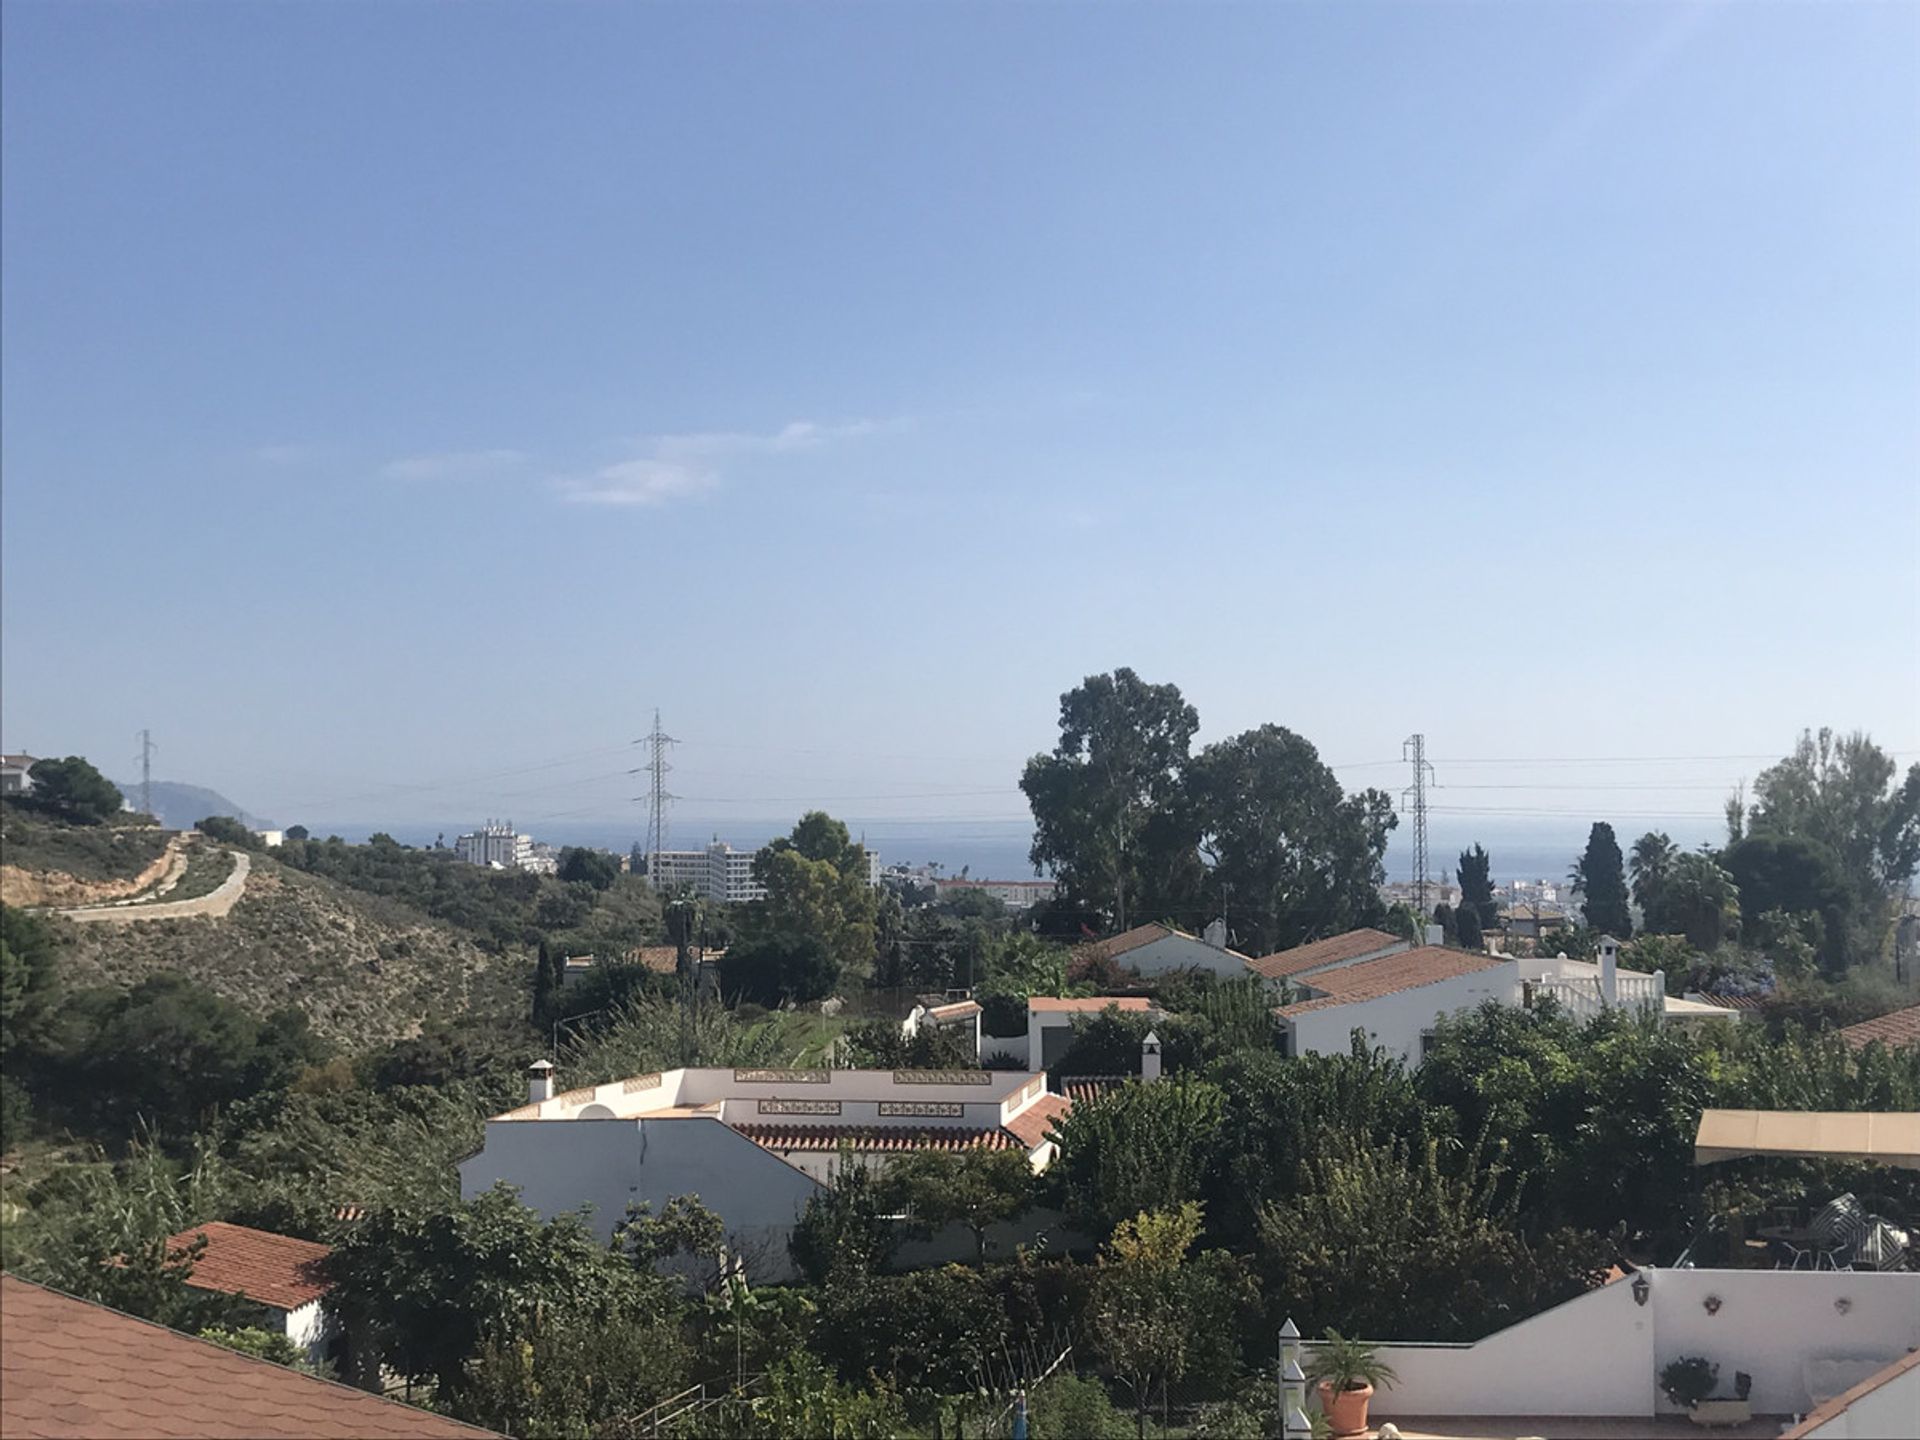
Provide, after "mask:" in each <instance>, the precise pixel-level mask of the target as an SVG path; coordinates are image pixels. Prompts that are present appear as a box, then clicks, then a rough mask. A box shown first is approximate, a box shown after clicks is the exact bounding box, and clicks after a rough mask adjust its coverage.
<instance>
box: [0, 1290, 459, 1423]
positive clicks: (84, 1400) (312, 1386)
mask: <svg viewBox="0 0 1920 1440" xmlns="http://www.w3.org/2000/svg"><path fill="white" fill-rule="evenodd" d="M493 1433H494V1432H493V1431H491V1430H481V1429H477V1428H476V1427H474V1426H472V1425H462V1424H461V1423H459V1422H458V1421H457V1420H449V1419H447V1417H446V1416H444V1415H435V1414H434V1413H433V1412H432V1411H430V1410H420V1409H417V1408H415V1407H414V1406H412V1405H402V1404H401V1403H399V1402H398V1401H396V1400H386V1399H382V1398H381V1397H380V1396H378V1395H369V1394H367V1393H366V1392H365V1391H363V1390H355V1389H352V1388H351V1387H349V1386H346V1385H336V1384H334V1383H333V1382H332V1381H331V1380H317V1379H315V1378H314V1377H313V1376H311V1375H303V1374H301V1373H300V1372H299V1371H297V1370H288V1369H285V1368H284V1367H282V1366H279V1365H272V1364H269V1363H268V1362H267V1361H265V1360H255V1359H253V1358H252V1357H251V1356H247V1355H240V1354H236V1353H235V1352H234V1351H232V1350H227V1349H224V1348H222V1347H221V1346H218V1345H215V1344H213V1343H212V1342H211V1341H207V1340H196V1339H194V1338H193V1337H192V1336H191V1335H182V1334H179V1333H178V1332H177V1331H173V1330H168V1329H165V1328H163V1327H161V1326H159V1325H151V1324H149V1323H148V1322H146V1321H145V1320H136V1319H134V1318H133V1317H132V1316H131V1315H122V1314H121V1313H120V1312H119V1311H117V1310H109V1309H107V1308H106V1306H104V1305H92V1304H89V1303H88V1302H86V1301H84V1300H75V1299H74V1298H73V1297H72V1296H69V1295H62V1294H60V1293H58V1292H57V1291H53V1290H48V1289H45V1288H44V1287H42V1286H39V1285H34V1284H31V1283H29V1282H28V1281H25V1280H21V1279H18V1278H17V1277H15V1276H12V1275H0V1435H5V1436H7V1437H8V1440H15V1437H19V1440H28V1437H33V1440H173V1437H181V1440H185V1437H194V1440H438V1437H447V1440H451V1437H456V1436H466V1435H492V1434H493Z"/></svg>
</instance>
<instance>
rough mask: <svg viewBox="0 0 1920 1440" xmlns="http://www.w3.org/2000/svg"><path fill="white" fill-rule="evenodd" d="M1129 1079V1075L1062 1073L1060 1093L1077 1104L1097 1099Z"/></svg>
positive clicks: (1130, 1077)
mask: <svg viewBox="0 0 1920 1440" xmlns="http://www.w3.org/2000/svg"><path fill="white" fill-rule="evenodd" d="M1131 1079H1133V1076H1131V1075H1062V1076H1061V1077H1060V1081H1059V1084H1060V1093H1061V1094H1062V1095H1064V1096H1066V1097H1067V1098H1068V1099H1069V1100H1071V1101H1073V1103H1074V1104H1076V1105H1078V1104H1080V1103H1082V1102H1083V1101H1087V1100H1098V1099H1099V1098H1100V1097H1101V1096H1102V1095H1106V1094H1110V1093H1111V1092H1113V1091H1115V1090H1118V1089H1119V1088H1120V1087H1121V1086H1122V1085H1124V1084H1126V1083H1127V1081H1129V1080H1131Z"/></svg>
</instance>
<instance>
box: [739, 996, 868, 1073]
mask: <svg viewBox="0 0 1920 1440" xmlns="http://www.w3.org/2000/svg"><path fill="white" fill-rule="evenodd" d="M755 1028H756V1029H757V1030H759V1031H761V1032H763V1033H771V1035H772V1036H773V1044H774V1046H775V1049H776V1050H777V1051H778V1053H779V1055H780V1058H781V1063H783V1064H785V1065H790V1066H793V1067H795V1068H800V1067H805V1066H811V1065H825V1064H826V1063H827V1052H828V1050H829V1048H830V1047H831V1046H832V1045H833V1042H834V1041H836V1040H838V1039H839V1038H840V1036H841V1035H842V1034H843V1033H845V1031H846V1028H847V1022H846V1021H845V1020H844V1019H842V1018H841V1017H840V1016H838V1015H818V1014H811V1013H809V1012H807V1011H804V1010H793V1011H787V1012H785V1013H782V1014H778V1015H769V1016H768V1017H767V1018H766V1019H764V1020H762V1021H761V1022H760V1023H759V1024H758V1026H756V1027H755Z"/></svg>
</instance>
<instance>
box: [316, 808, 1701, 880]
mask: <svg viewBox="0 0 1920 1440" xmlns="http://www.w3.org/2000/svg"><path fill="white" fill-rule="evenodd" d="M792 823H793V822H792V821H791V820H790V819H789V820H725V821H713V820H699V819H696V818H692V817H682V816H678V815H676V816H674V818H673V828H672V831H671V833H670V835H669V836H668V843H669V845H671V846H672V847H673V848H675V849H689V850H691V849H697V848H699V847H701V846H703V845H705V844H706V843H707V842H708V841H709V840H710V839H712V838H714V837H716V836H717V837H718V838H719V839H722V840H725V841H727V842H728V843H730V844H731V845H733V847H734V848H735V849H738V850H749V849H758V848H759V847H760V846H762V845H764V844H766V843H767V841H769V840H771V839H772V838H773V837H774V836H776V835H784V834H786V833H787V831H788V830H789V829H790V828H791V826H792ZM474 824H475V822H474V821H473V820H471V819H467V820H449V821H414V822H408V823H405V824H393V823H388V824H385V825H374V824H344V823H343V824H337V825H331V826H318V827H315V829H316V833H320V834H338V835H339V836H341V837H342V838H343V839H346V840H352V841H364V840H365V839H366V838H367V836H368V835H370V834H372V833H373V832H374V831H375V830H385V831H386V832H387V833H388V834H390V835H392V836H393V837H394V838H395V839H396V840H399V841H400V842H401V843H403V844H407V845H431V844H433V842H434V840H435V839H436V838H438V837H444V838H445V840H446V843H447V844H449V845H451V844H452V843H453V838H454V836H456V835H458V834H460V833H461V832H462V831H464V830H470V829H472V828H473V826H474ZM847 825H848V828H849V829H851V830H852V831H853V833H854V835H855V836H856V837H862V836H864V838H865V840H866V843H867V844H868V846H869V847H870V848H872V849H874V850H877V851H879V853H880V856H881V858H882V859H883V860H885V861H887V862H888V863H890V864H891V863H893V862H895V861H904V862H906V863H907V864H910V865H924V864H927V863H928V862H938V863H939V864H940V865H941V866H942V867H943V868H944V869H945V870H946V871H947V872H948V873H949V874H957V873H958V872H959V871H960V870H962V869H963V868H964V869H966V870H967V871H968V873H970V874H971V875H973V876H975V877H976V878H980V879H992V880H1014V879H1022V878H1026V877H1029V876H1031V875H1032V873H1033V867H1032V865H1031V864H1029V863H1028V860H1027V848H1028V846H1029V845H1030V844H1031V843H1032V830H1031V828H1030V827H1029V826H1027V825H1026V824H1024V823H1011V822H1005V821H990V820H979V821H966V822H963V823H959V824H928V823H926V822H924V821H922V822H915V821H912V820H869V821H865V822H862V821H860V820H849V821H848V822H847ZM1613 826H1614V830H1615V833H1616V834H1617V835H1618V837H1619V840H1620V847H1621V849H1622V850H1625V849H1627V848H1628V847H1629V846H1631V845H1632V843H1633V841H1634V839H1635V838H1636V837H1637V836H1639V835H1640V834H1642V833H1643V832H1644V831H1645V830H1648V829H1664V830H1666V831H1667V833H1668V834H1670V835H1672V836H1673V838H1674V840H1675V841H1676V842H1678V843H1679V844H1680V845H1681V846H1682V847H1683V848H1687V849H1691V848H1692V847H1694V846H1695V845H1697V844H1699V843H1700V842H1702V841H1705V840H1713V839H1716V838H1718V837H1717V836H1716V835H1715V834H1714V832H1713V831H1712V830H1711V829H1699V830H1698V832H1697V833H1696V831H1695V830H1693V829H1689V828H1688V827H1687V826H1685V825H1677V824H1670V823H1667V822H1659V823H1657V824H1650V823H1644V822H1636V821H1634V820H1633V819H1632V818H1631V817H1617V818H1615V820H1614V821H1613ZM525 828H526V829H527V830H528V831H530V832H531V833H532V835H533V837H534V838H535V839H536V840H544V841H546V842H548V843H549V844H553V845H593V846H598V847H600V848H603V849H608V850H617V851H626V850H630V849H631V848H632V847H633V846H634V845H635V844H636V843H637V842H638V841H639V839H640V828H639V827H638V826H636V825H634V824H632V823H631V822H613V821H594V820H577V821H555V822H553V823H551V824H528V825H527V826H526V827H525ZM1587 828H1588V822H1586V821H1561V820H1541V821H1521V820H1513V819H1511V818H1507V819H1504V820H1503V821H1501V822H1499V823H1489V824H1484V825H1479V826H1475V827H1473V828H1471V829H1467V828H1463V827H1461V826H1460V825H1459V823H1458V821H1457V820H1455V819H1453V818H1448V820H1447V821H1446V822H1445V823H1444V824H1442V823H1435V824H1433V825H1432V826H1431V827H1430V829H1429V832H1428V856H1429V858H1428V866H1429V871H1430V874H1431V875H1432V877H1433V878H1434V879H1440V878H1442V877H1443V876H1446V875H1450V874H1451V873H1452V871H1453V869H1454V867H1455V866H1456V865H1457V864H1458V858H1459V854H1460V852H1461V851H1462V850H1465V849H1467V848H1469V847H1471V846H1472V845H1473V844H1474V843H1475V842H1476V841H1477V842H1478V843H1480V844H1482V845H1485V846H1486V847H1487V853H1488V855H1489V856H1490V857H1491V859H1492V862H1493V863H1492V871H1493V878H1494V879H1495V880H1496V881H1498V882H1502V883H1504V882H1508V881H1513V880H1563V879H1565V878H1566V874H1567V869H1568V867H1569V866H1571V865H1572V864H1573V863H1574V861H1575V860H1577V859H1578V858H1579V856H1580V853H1581V851H1582V850H1583V849H1584V848H1585V847H1586V843H1587ZM1412 873H1413V837H1412V834H1411V832H1410V830H1409V829H1408V826H1407V824H1406V822H1405V821H1404V820H1403V821H1402V822H1401V825H1400V827H1399V828H1398V829H1396V830H1395V831H1394V832H1393V835H1392V837H1391V839H1390V840H1389V842H1388V845H1387V878H1388V879H1389V880H1407V879H1411V878H1412Z"/></svg>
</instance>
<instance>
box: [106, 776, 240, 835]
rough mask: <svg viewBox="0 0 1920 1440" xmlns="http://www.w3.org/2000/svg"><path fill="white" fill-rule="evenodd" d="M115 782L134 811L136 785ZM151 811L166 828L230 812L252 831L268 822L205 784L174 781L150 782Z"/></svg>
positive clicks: (179, 827)
mask: <svg viewBox="0 0 1920 1440" xmlns="http://www.w3.org/2000/svg"><path fill="white" fill-rule="evenodd" d="M114 784H115V785H117V786H118V787H119V790H120V793H121V794H122V795H124V796H126V797H127V803H128V804H129V805H132V806H133V807H134V809H136V810H137V809H139V808H140V787H139V785H138V784H129V783H127V782H126V781H120V780H116V781H115V782H114ZM153 811H154V814H155V815H156V816H158V817H159V820H160V823H161V824H162V825H164V826H165V827H166V828H167V829H169V830H185V829H187V828H188V827H189V826H191V825H194V824H195V823H197V822H198V821H201V820H204V819H206V817H207V816H209V815H231V816H232V817H233V818H234V819H236V820H238V821H239V822H240V823H241V824H242V825H247V826H250V827H252V828H253V829H255V830H261V829H264V828H265V827H266V823H267V822H266V821H264V820H262V819H261V818H260V817H259V816H257V815H249V814H248V813H247V812H246V811H244V810H242V809H241V808H240V807H239V806H238V805H236V804H234V803H233V801H231V800H229V799H227V797H226V796H224V795H222V794H221V793H220V792H219V791H218V790H209V789H207V788H206V787H205V786H204V785H182V784H181V783H180V782H179V781H177V780H156V781H154V782H153Z"/></svg>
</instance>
